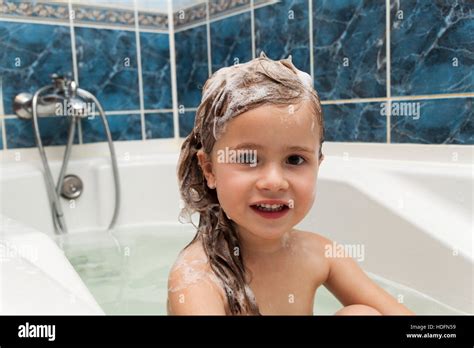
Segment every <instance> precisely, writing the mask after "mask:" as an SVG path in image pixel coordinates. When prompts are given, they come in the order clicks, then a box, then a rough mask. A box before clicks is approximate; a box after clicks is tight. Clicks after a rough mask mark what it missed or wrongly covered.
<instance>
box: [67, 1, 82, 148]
mask: <svg viewBox="0 0 474 348" xmlns="http://www.w3.org/2000/svg"><path fill="white" fill-rule="evenodd" d="M68 10H69V15H68V17H69V35H70V36H71V54H72V72H73V76H74V81H76V84H77V87H79V70H78V69H77V55H76V31H75V30H74V18H75V13H76V12H75V11H74V10H73V8H72V2H71V0H68ZM77 136H78V138H79V145H81V144H82V120H79V121H78V122H77Z"/></svg>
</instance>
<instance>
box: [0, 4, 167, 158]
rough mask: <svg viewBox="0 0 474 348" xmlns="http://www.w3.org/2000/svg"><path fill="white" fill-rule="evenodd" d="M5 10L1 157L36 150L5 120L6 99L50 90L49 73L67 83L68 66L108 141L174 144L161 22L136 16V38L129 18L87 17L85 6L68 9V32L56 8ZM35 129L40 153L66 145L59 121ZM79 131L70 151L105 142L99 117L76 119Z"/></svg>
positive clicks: (0, 52) (0, 31)
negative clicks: (90, 97) (98, 112)
mask: <svg viewBox="0 0 474 348" xmlns="http://www.w3.org/2000/svg"><path fill="white" fill-rule="evenodd" d="M7 2H8V4H7V5H8V8H9V9H13V10H11V12H10V13H7V9H6V8H5V7H3V10H4V12H3V13H0V78H1V80H0V81H1V89H2V93H1V95H2V97H1V98H0V99H1V100H0V103H2V105H0V114H1V115H0V117H1V118H0V120H2V122H0V123H1V125H0V127H1V128H0V136H1V138H0V140H1V141H0V146H1V148H2V149H3V148H7V149H12V148H27V147H34V146H36V143H35V138H34V134H33V127H32V122H31V121H25V120H21V119H18V118H17V117H16V116H15V115H14V114H13V110H12V99H13V98H14V96H15V95H17V94H18V93H20V92H30V93H34V92H35V91H36V90H37V89H38V88H40V87H42V86H44V85H47V84H50V82H51V74H53V73H59V74H63V75H67V76H69V77H74V66H76V68H77V78H78V82H79V86H80V87H81V88H83V89H86V90H88V91H90V92H92V93H93V94H94V95H95V96H96V97H97V98H98V99H99V101H100V102H101V104H102V106H103V107H104V109H105V110H106V112H107V120H108V123H109V126H110V130H111V133H112V138H113V139H114V140H118V141H126V140H132V141H133V140H142V139H143V138H145V139H154V138H173V137H174V126H173V116H172V110H171V108H172V105H173V104H172V97H171V96H172V93H171V78H172V77H171V69H170V66H171V64H170V48H169V30H168V28H167V27H166V26H165V27H163V26H161V24H162V19H163V18H161V17H163V16H161V17H160V16H159V15H155V14H151V15H148V14H140V23H139V24H140V25H139V26H138V31H137V28H136V25H135V18H134V15H133V11H132V12H130V11H127V10H122V9H121V10H117V11H115V10H114V9H112V10H104V9H102V10H101V11H99V13H95V12H94V8H93V7H91V6H81V5H74V9H75V11H76V12H75V18H74V20H73V23H72V24H73V26H71V23H70V22H69V18H68V16H67V13H68V11H67V7H66V8H65V7H64V4H58V5H54V4H53V5H51V6H49V5H43V4H42V3H37V4H33V3H32V2H31V1H21V0H16V1H11V0H8V1H7ZM66 6H67V4H66ZM104 11H105V12H104ZM165 18H167V15H166V16H165ZM160 23H161V24H160ZM138 40H139V42H138ZM139 44H140V45H139ZM73 46H74V47H73ZM138 47H140V50H138ZM73 55H74V57H73ZM139 59H140V63H141V76H140V72H139V64H138V63H139ZM74 60H75V62H74ZM140 79H141V84H142V87H143V88H142V90H143V93H142V97H143V103H141V100H140V98H141V95H140ZM142 104H143V105H142ZM2 106H3V109H2ZM39 122H40V124H39V126H40V130H41V135H42V141H43V144H44V145H46V146H48V145H64V144H66V142H67V134H68V125H69V119H68V118H67V117H57V116H52V117H45V118H40V119H39ZM80 125H81V128H80V129H81V133H79V131H78V130H77V131H76V136H75V142H76V143H77V144H80V143H92V142H103V141H106V136H105V130H104V127H103V124H102V120H101V118H100V117H98V116H97V117H95V118H91V119H89V118H88V119H82V120H81V121H80ZM2 128H4V131H5V134H6V137H3V136H2V134H1V130H2Z"/></svg>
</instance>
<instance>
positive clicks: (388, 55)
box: [385, 0, 392, 144]
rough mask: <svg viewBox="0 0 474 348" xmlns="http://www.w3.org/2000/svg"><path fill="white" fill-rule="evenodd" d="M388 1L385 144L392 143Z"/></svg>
mask: <svg viewBox="0 0 474 348" xmlns="http://www.w3.org/2000/svg"><path fill="white" fill-rule="evenodd" d="M390 1H391V0H385V67H386V68H385V73H386V94H387V98H388V101H387V108H386V109H387V115H386V118H387V121H386V123H387V124H386V132H387V144H390V143H391V141H392V137H391V116H392V91H391V88H392V87H391V84H392V82H391V79H390V74H391V59H390V55H391V51H390V35H391V32H390V25H391V24H390Z"/></svg>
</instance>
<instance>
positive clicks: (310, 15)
mask: <svg viewBox="0 0 474 348" xmlns="http://www.w3.org/2000/svg"><path fill="white" fill-rule="evenodd" d="M308 25H309V69H310V73H311V78H312V79H313V88H314V54H313V45H314V42H313V40H314V38H313V0H308Z"/></svg>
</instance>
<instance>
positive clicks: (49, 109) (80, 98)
mask: <svg viewBox="0 0 474 348" xmlns="http://www.w3.org/2000/svg"><path fill="white" fill-rule="evenodd" d="M51 78H52V84H51V85H47V86H44V87H41V88H40V89H38V90H37V91H36V92H35V93H34V94H33V95H32V94H30V93H20V94H18V95H17V96H16V97H15V98H14V100H13V110H14V111H15V113H16V115H17V116H18V117H19V118H21V119H25V120H32V121H33V128H34V135H35V140H36V145H37V147H38V150H39V153H40V156H41V160H42V162H43V168H44V175H45V180H46V189H47V192H48V198H49V201H50V205H51V213H52V218H53V224H54V229H55V232H56V233H57V234H63V233H67V227H66V222H65V219H64V214H63V211H62V207H61V204H60V201H59V197H60V195H62V196H63V197H67V198H72V199H75V198H77V197H78V195H80V192H79V193H78V195H76V194H75V195H72V196H71V195H70V193H71V192H65V191H64V190H65V189H64V187H65V186H66V188H69V187H72V189H76V188H80V189H81V191H82V182H81V181H80V179H79V178H78V177H77V176H74V175H69V176H66V170H67V164H68V162H69V157H70V154H71V149H72V144H73V139H74V133H75V130H76V126H77V123H78V120H79V118H84V117H89V116H95V108H96V107H97V109H98V113H99V114H100V116H101V118H102V122H103V125H104V128H105V134H106V136H107V141H108V143H109V149H110V157H111V162H112V170H113V175H114V182H115V209H114V214H113V217H112V221H111V222H110V224H109V226H108V230H110V229H112V228H113V227H114V226H115V223H116V220H117V217H118V212H119V207H120V183H119V172H118V165H117V156H116V155H115V148H114V144H113V141H112V135H111V133H110V128H109V124H108V122H107V117H106V116H105V111H104V109H103V108H102V105H101V104H100V103H99V101H98V100H97V98H96V97H95V96H94V95H93V94H92V93H90V92H88V91H86V90H84V89H81V88H78V86H77V83H76V82H75V81H74V80H70V79H68V78H65V77H64V76H60V75H57V74H53V75H51ZM51 115H56V116H70V117H69V119H70V125H69V133H68V139H67V145H66V150H65V151H64V159H63V163H62V165H61V170H60V173H59V178H58V182H57V185H55V184H54V179H53V175H52V173H51V169H50V168H49V164H48V160H47V158H46V153H45V150H44V147H43V143H42V141H41V135H40V131H39V123H38V117H43V116H51ZM71 177H72V181H71ZM74 177H75V178H77V179H78V180H76V179H74ZM74 180H76V181H74ZM64 184H66V185H64ZM66 191H67V190H66ZM74 193H77V192H74Z"/></svg>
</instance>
